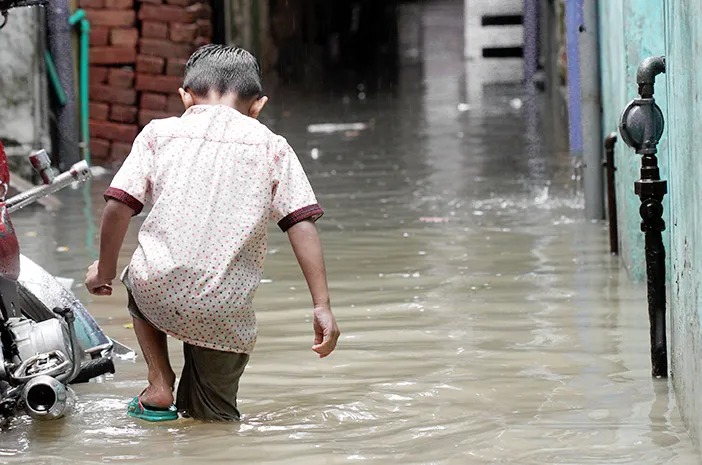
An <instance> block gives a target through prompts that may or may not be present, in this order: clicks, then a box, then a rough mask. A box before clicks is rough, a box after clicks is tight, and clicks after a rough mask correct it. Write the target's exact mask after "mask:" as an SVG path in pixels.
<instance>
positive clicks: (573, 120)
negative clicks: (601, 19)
mask: <svg viewBox="0 0 702 465" xmlns="http://www.w3.org/2000/svg"><path fill="white" fill-rule="evenodd" d="M565 6H566V11H565V14H566V18H565V22H566V50H567V56H568V139H569V144H570V153H571V154H573V156H575V157H577V158H579V159H580V158H581V157H582V154H583V132H582V131H583V128H582V119H581V117H582V113H581V105H580V49H579V41H578V37H579V35H580V25H581V24H582V10H583V0H566V5H565Z"/></svg>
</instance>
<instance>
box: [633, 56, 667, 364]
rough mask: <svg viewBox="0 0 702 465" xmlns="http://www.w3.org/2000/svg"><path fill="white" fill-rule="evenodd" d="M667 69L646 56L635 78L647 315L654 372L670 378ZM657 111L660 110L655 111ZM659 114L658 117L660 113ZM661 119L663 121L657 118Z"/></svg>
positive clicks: (638, 192)
mask: <svg viewBox="0 0 702 465" xmlns="http://www.w3.org/2000/svg"><path fill="white" fill-rule="evenodd" d="M664 72H665V57H652V58H647V59H646V60H644V61H643V62H641V64H640V65H639V69H638V70H637V73H636V80H637V83H638V84H639V93H640V95H641V98H642V99H645V100H644V101H643V102H642V103H643V107H644V108H645V112H644V113H642V115H643V118H642V121H641V123H642V125H643V129H644V130H643V133H642V136H643V140H642V141H641V144H639V147H638V148H637V150H636V152H637V153H638V154H640V155H641V156H642V157H641V179H639V180H638V181H636V182H635V183H634V192H635V193H636V195H638V196H639V198H640V199H641V207H640V209H639V213H640V214H641V220H642V221H641V230H642V231H643V232H644V234H645V243H646V246H645V247H646V277H647V290H648V317H649V323H650V339H651V373H652V375H653V376H655V377H659V378H666V377H668V349H667V340H666V339H667V338H666V323H665V314H666V286H665V279H666V278H665V247H664V245H663V237H662V233H663V231H664V230H665V221H663V197H664V196H665V194H666V193H667V192H668V184H667V182H666V181H664V180H661V178H660V170H659V169H658V159H657V158H656V153H657V152H658V147H657V145H658V141H659V139H660V136H661V134H662V127H663V121H662V114H661V113H660V110H659V109H658V107H657V106H656V104H655V102H654V99H653V92H654V89H653V86H654V83H655V80H656V76H657V75H658V74H660V73H664ZM656 110H658V111H656ZM657 115H659V116H657ZM658 118H660V121H657V119H658Z"/></svg>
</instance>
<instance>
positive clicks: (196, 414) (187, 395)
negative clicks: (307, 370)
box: [120, 269, 249, 421]
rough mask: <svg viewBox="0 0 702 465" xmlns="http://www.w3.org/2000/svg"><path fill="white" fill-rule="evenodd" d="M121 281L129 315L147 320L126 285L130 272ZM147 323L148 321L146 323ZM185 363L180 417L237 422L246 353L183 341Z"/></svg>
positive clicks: (181, 383) (178, 394)
mask: <svg viewBox="0 0 702 465" xmlns="http://www.w3.org/2000/svg"><path fill="white" fill-rule="evenodd" d="M120 279H121V281H122V283H124V286H125V287H126V288H127V296H128V298H129V303H128V304H127V308H128V309H129V313H131V314H132V317H134V318H139V319H140V320H144V321H146V322H149V320H148V319H147V318H146V317H145V316H144V315H143V314H142V313H141V311H140V310H139V307H137V304H136V302H135V301H134V297H133V296H132V291H131V286H130V285H129V271H128V269H125V270H124V273H122V276H121V278H120ZM149 324H150V323H149ZM183 355H184V359H185V365H184V366H183V372H182V373H181V375H180V381H179V382H178V393H177V395H176V406H177V407H178V411H180V412H181V413H182V414H183V416H185V417H191V418H195V419H198V420H209V421H237V420H239V418H240V414H239V410H238V409H237V404H236V395H237V392H238V391H239V378H241V375H242V374H243V373H244V368H246V364H247V363H248V361H249V355H248V354H239V353H235V352H222V351H220V350H213V349H207V348H204V347H198V346H194V345H192V344H188V343H187V342H184V343H183Z"/></svg>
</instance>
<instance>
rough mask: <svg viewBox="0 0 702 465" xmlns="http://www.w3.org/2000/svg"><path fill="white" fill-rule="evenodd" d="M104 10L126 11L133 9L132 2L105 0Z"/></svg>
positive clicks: (132, 0) (129, 0) (126, 0)
mask: <svg viewBox="0 0 702 465" xmlns="http://www.w3.org/2000/svg"><path fill="white" fill-rule="evenodd" d="M105 8H110V9H113V10H128V9H131V8H134V0H105Z"/></svg>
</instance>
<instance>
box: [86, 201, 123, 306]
mask: <svg viewBox="0 0 702 465" xmlns="http://www.w3.org/2000/svg"><path fill="white" fill-rule="evenodd" d="M132 216H134V210H132V209H131V208H130V207H128V206H127V205H125V204H124V203H122V202H119V201H117V200H114V199H109V200H108V201H107V205H106V206H105V210H104V211H103V213H102V225H101V226H100V258H99V260H98V261H96V262H95V263H93V264H92V265H90V268H88V274H87V276H86V278H85V286H86V287H87V288H88V292H90V293H91V294H95V295H111V294H112V280H113V279H115V277H116V276H117V260H118V259H119V251H120V249H121V248H122V242H124V236H125V235H126V234H127V229H128V228H129V221H130V220H131V219H132Z"/></svg>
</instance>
